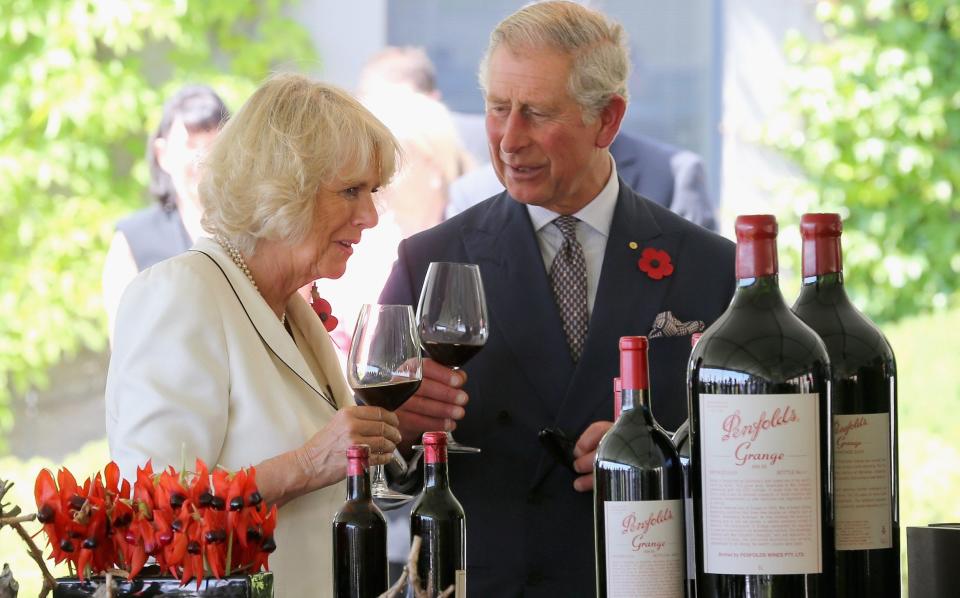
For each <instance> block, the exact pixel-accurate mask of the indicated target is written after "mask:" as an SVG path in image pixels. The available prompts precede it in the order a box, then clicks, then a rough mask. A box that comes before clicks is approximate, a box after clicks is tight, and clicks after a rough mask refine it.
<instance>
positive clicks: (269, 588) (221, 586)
mask: <svg viewBox="0 0 960 598" xmlns="http://www.w3.org/2000/svg"><path fill="white" fill-rule="evenodd" d="M105 581H106V580H105V578H103V577H94V578H92V579H88V580H85V581H80V580H79V579H77V578H75V577H62V578H60V579H58V580H57V588H56V589H55V590H54V591H53V597H54V598H90V597H92V596H93V595H94V593H95V592H96V591H97V588H98V587H100V586H101V585H103V584H104V583H105ZM113 596H114V597H115V598H128V597H129V598H133V597H137V598H148V597H151V596H164V597H165V598H273V574H272V573H269V572H263V573H257V574H254V575H235V576H231V577H225V578H223V579H215V578H210V579H204V580H202V581H201V582H200V587H199V588H197V582H196V580H191V581H189V582H187V585H185V586H181V585H180V580H178V579H174V578H172V577H138V578H136V579H134V580H132V581H127V580H126V579H124V578H122V577H121V578H114V579H113Z"/></svg>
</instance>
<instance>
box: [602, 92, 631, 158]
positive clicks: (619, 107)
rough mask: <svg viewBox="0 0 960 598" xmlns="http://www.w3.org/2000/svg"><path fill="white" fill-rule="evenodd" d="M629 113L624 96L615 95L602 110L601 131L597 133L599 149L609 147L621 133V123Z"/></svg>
mask: <svg viewBox="0 0 960 598" xmlns="http://www.w3.org/2000/svg"><path fill="white" fill-rule="evenodd" d="M626 112H627V101H626V100H625V99H623V96H620V95H616V94H615V95H613V96H611V97H610V101H608V102H607V105H606V106H604V107H603V109H601V110H600V114H599V115H598V118H599V119H600V130H599V131H598V132H597V147H600V148H604V147H609V146H610V144H611V143H613V140H614V139H615V138H616V137H617V133H618V132H619V131H620V123H621V122H622V121H623V115H624V114H626Z"/></svg>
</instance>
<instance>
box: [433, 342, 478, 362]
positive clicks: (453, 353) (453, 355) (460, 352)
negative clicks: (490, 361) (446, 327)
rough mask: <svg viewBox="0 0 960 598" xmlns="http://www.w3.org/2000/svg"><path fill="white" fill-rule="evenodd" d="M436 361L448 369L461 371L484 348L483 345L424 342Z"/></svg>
mask: <svg viewBox="0 0 960 598" xmlns="http://www.w3.org/2000/svg"><path fill="white" fill-rule="evenodd" d="M422 344H423V348H424V349H426V351H427V353H428V354H429V355H430V357H432V358H433V360H434V361H436V362H437V363H440V364H442V365H445V366H447V367H448V368H454V369H460V368H462V367H463V366H464V364H466V363H467V362H468V361H470V358H471V357H473V356H474V355H476V354H477V352H478V351H479V350H480V349H482V348H483V345H463V344H460V343H441V342H436V341H432V342H426V341H425V342H423V343H422Z"/></svg>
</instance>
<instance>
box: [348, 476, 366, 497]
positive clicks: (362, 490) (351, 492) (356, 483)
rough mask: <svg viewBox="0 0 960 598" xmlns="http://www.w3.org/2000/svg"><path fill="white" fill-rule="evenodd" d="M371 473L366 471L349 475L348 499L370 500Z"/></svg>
mask: <svg viewBox="0 0 960 598" xmlns="http://www.w3.org/2000/svg"><path fill="white" fill-rule="evenodd" d="M370 498H371V496H370V474H369V472H367V471H364V472H363V473H361V474H355V475H350V476H347V500H370Z"/></svg>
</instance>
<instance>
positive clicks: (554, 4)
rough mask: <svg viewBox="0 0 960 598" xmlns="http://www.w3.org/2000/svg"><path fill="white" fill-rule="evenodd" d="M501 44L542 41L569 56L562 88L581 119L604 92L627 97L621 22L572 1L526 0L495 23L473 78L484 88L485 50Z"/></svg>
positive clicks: (531, 45) (595, 108)
mask: <svg viewBox="0 0 960 598" xmlns="http://www.w3.org/2000/svg"><path fill="white" fill-rule="evenodd" d="M501 44H506V46H507V47H508V48H509V49H510V50H511V51H523V50H529V49H536V48H543V47H548V48H552V49H554V50H557V51H560V52H563V53H565V54H568V55H570V56H572V57H573V67H572V68H571V71H570V80H569V81H568V82H567V89H568V90H569V92H570V95H571V97H573V99H574V100H575V101H576V102H577V103H578V104H580V106H581V107H582V108H583V117H584V120H585V121H591V120H593V119H594V118H596V117H597V115H599V114H600V111H601V110H602V109H603V108H604V107H605V106H606V105H607V103H608V102H609V101H610V98H611V97H613V96H614V95H619V96H622V97H623V98H624V100H626V99H628V92H627V76H628V75H629V74H630V57H629V54H628V50H627V35H626V33H625V32H624V30H623V26H621V25H620V24H619V23H617V22H615V21H613V20H611V19H609V18H607V17H606V16H605V15H603V14H601V13H599V12H597V11H595V10H591V9H589V8H585V7H583V6H581V5H579V4H576V3H575V2H569V1H566V0H555V1H550V2H538V3H535V4H530V5H527V6H525V7H523V8H521V9H520V10H518V11H517V12H515V13H513V14H512V15H510V16H509V17H507V18H505V19H504V20H503V21H501V22H500V24H499V25H497V27H496V29H494V30H493V33H491V34H490V42H489V44H488V45H487V50H486V52H485V53H484V55H483V59H482V60H481V61H480V71H479V73H478V78H479V80H480V87H481V88H482V89H483V91H484V93H486V91H487V84H488V78H489V62H490V56H491V55H492V54H493V52H494V51H495V50H496V49H497V48H498V47H500V45H501Z"/></svg>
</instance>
